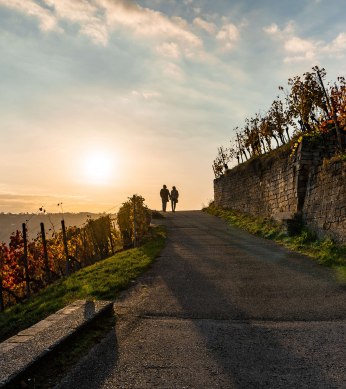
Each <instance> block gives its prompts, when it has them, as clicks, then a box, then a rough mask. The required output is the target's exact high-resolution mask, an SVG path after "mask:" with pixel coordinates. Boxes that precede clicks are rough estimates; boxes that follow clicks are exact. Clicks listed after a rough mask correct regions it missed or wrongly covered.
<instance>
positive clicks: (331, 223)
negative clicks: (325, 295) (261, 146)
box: [214, 140, 346, 243]
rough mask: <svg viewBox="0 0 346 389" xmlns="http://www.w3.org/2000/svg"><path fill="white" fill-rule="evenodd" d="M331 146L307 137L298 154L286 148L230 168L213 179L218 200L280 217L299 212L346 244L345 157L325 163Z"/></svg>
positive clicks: (224, 204) (320, 232)
mask: <svg viewBox="0 0 346 389" xmlns="http://www.w3.org/2000/svg"><path fill="white" fill-rule="evenodd" d="M332 146H333V145H332ZM333 147H334V146H333ZM333 147H328V146H326V143H325V142H320V143H311V142H309V141H308V140H304V141H303V142H302V143H301V144H300V146H299V148H298V150H297V153H296V155H295V156H294V157H291V156H290V150H289V149H288V148H287V147H284V148H282V149H281V150H275V151H274V152H272V153H271V155H264V156H261V157H259V158H256V159H253V160H251V161H247V162H245V163H243V164H240V165H238V166H236V167H234V168H233V169H231V170H227V171H226V172H225V174H224V175H223V176H221V177H219V178H217V179H215V180H214V200H215V204H216V205H217V206H219V207H222V208H232V209H236V210H239V211H242V212H247V213H250V214H252V215H258V216H265V217H271V218H274V219H276V220H279V221H282V220H285V219H288V220H289V219H292V218H293V217H294V216H295V215H300V216H302V219H303V221H304V222H305V223H306V225H307V226H308V227H309V228H310V229H311V230H313V231H315V232H316V233H318V235H319V236H321V237H323V236H330V237H332V238H333V239H335V240H336V241H338V242H340V243H346V180H345V178H346V162H342V161H339V162H334V163H332V162H330V163H326V162H323V161H324V158H325V157H328V158H329V157H330V156H331V155H332V153H333V150H332V149H333Z"/></svg>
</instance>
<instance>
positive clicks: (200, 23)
mask: <svg viewBox="0 0 346 389" xmlns="http://www.w3.org/2000/svg"><path fill="white" fill-rule="evenodd" d="M193 24H194V25H195V26H197V27H199V28H201V29H202V30H205V31H207V32H209V34H214V33H215V31H216V26H215V24H214V23H209V22H207V21H206V20H204V19H202V18H200V17H197V18H195V19H194V21H193Z"/></svg>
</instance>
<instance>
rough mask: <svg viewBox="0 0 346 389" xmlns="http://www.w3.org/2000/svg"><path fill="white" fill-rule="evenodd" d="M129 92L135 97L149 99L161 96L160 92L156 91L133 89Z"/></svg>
mask: <svg viewBox="0 0 346 389" xmlns="http://www.w3.org/2000/svg"><path fill="white" fill-rule="evenodd" d="M131 94H132V96H135V97H141V98H143V99H144V100H151V99H156V98H159V97H161V93H159V92H156V91H137V90H133V91H132V92H131Z"/></svg>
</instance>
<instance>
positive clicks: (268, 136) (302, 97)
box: [212, 66, 346, 178]
mask: <svg viewBox="0 0 346 389" xmlns="http://www.w3.org/2000/svg"><path fill="white" fill-rule="evenodd" d="M325 77H326V71H325V69H319V68H318V67H317V66H315V67H313V68H312V72H306V73H304V74H303V77H300V76H296V77H293V78H290V79H289V80H288V89H285V88H284V87H279V90H280V92H281V93H283V94H284V98H283V99H280V96H277V98H276V99H275V100H274V101H273V103H272V105H271V107H270V108H269V110H268V111H267V112H266V113H265V114H259V113H258V114H255V115H254V117H252V118H247V119H245V124H244V126H243V127H242V128H239V127H236V128H234V134H235V138H234V139H232V140H231V144H230V146H229V147H223V146H221V147H219V148H218V155H217V157H216V158H215V160H214V161H213V165H212V167H213V171H214V174H215V177H216V178H217V177H220V176H221V175H222V174H223V172H224V170H227V169H228V163H229V162H231V161H232V160H234V159H236V160H237V162H238V164H239V163H242V162H245V161H246V160H249V159H251V158H256V157H257V156H259V155H262V154H265V153H268V152H270V151H272V150H273V149H275V148H277V147H280V146H282V145H285V144H289V146H290V147H291V154H292V155H294V153H295V151H296V149H297V148H298V146H299V144H300V143H301V142H302V139H303V138H304V137H307V138H309V139H311V140H312V141H316V140H320V141H321V142H325V141H326V139H327V138H328V139H329V140H330V139H333V138H334V139H335V144H336V147H335V152H336V154H342V155H343V153H344V150H345V137H346V79H345V78H344V77H338V79H337V81H336V82H333V83H328V84H327V85H325V81H324V80H325Z"/></svg>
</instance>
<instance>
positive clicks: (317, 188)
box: [302, 161, 346, 243]
mask: <svg viewBox="0 0 346 389" xmlns="http://www.w3.org/2000/svg"><path fill="white" fill-rule="evenodd" d="M302 216H303V220H304V222H305V223H306V224H307V225H308V226H309V227H310V228H311V229H312V230H313V231H315V232H316V233H317V234H318V235H319V236H320V237H323V236H330V237H331V238H333V239H334V240H336V241H339V242H343V243H346V161H344V162H341V161H335V162H329V163H324V164H322V165H320V166H318V167H315V168H313V169H312V170H311V173H310V175H309V180H308V183H307V190H306V196H305V202H304V206H303V210H302Z"/></svg>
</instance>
